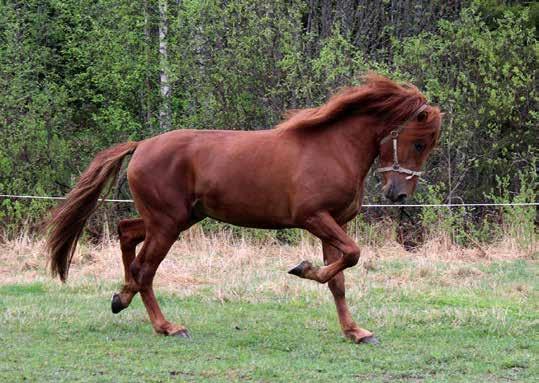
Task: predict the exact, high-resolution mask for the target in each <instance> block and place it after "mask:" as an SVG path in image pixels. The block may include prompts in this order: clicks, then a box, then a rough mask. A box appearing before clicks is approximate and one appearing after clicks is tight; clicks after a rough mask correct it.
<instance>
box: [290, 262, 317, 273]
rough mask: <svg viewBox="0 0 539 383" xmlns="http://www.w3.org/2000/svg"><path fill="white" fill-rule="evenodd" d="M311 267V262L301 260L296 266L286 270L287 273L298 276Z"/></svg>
mask: <svg viewBox="0 0 539 383" xmlns="http://www.w3.org/2000/svg"><path fill="white" fill-rule="evenodd" d="M311 267H312V264H311V262H309V261H302V262H301V263H300V264H299V265H297V266H296V267H294V268H292V269H290V270H288V274H292V275H297V276H298V277H303V275H304V273H305V271H306V270H308V269H310V268H311Z"/></svg>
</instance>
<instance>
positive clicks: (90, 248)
mask: <svg viewBox="0 0 539 383" xmlns="http://www.w3.org/2000/svg"><path fill="white" fill-rule="evenodd" d="M358 242H359V243H361V242H362V241H361V240H359V241H358ZM534 251H536V249H534ZM531 254H532V253H529V252H523V251H522V250H520V249H519V248H518V246H516V244H515V242H514V241H511V240H509V239H508V240H505V241H502V242H500V243H498V244H495V245H490V246H488V247H482V248H477V247H476V248H461V247H456V246H452V245H450V242H449V241H446V240H445V239H444V238H437V239H432V240H430V241H428V242H427V243H426V244H425V245H423V246H422V247H421V248H420V249H419V250H418V251H416V252H414V253H410V252H407V251H405V250H404V249H403V248H402V246H400V245H399V244H398V243H396V242H394V241H392V240H387V241H386V242H385V244H384V245H381V246H372V245H366V246H363V247H362V257H361V260H360V263H359V264H358V266H356V267H355V268H353V269H350V270H347V271H346V277H347V286H348V289H349V291H350V292H351V293H353V294H355V295H356V296H357V295H359V296H362V295H364V293H365V291H366V289H368V288H369V287H370V286H373V285H375V286H379V287H383V288H386V289H401V288H425V287H428V286H429V285H431V284H437V285H442V286H451V285H456V284H458V285H460V286H462V285H469V286H470V287H471V286H473V285H475V284H477V283H479V281H480V279H481V274H482V272H481V271H480V270H479V269H478V268H477V267H476V265H477V263H478V262H481V263H485V262H487V263H488V262H491V261H499V260H510V259H515V258H528V257H530V256H531ZM303 259H309V260H311V261H313V262H314V263H315V264H321V263H322V254H321V247H320V245H319V242H318V241H317V240H316V239H314V238H312V237H309V236H305V237H304V239H303V240H302V241H301V242H300V243H299V244H298V245H296V246H286V245H281V244H278V243H275V242H271V241H266V242H256V241H247V240H242V239H238V238H234V237H232V236H231V235H230V234H227V233H226V232H222V233H218V234H213V235H206V234H204V232H202V230H200V229H199V228H194V229H192V230H191V231H189V232H187V233H186V234H185V235H183V236H182V238H181V239H180V240H178V241H177V242H176V243H175V245H174V246H173V248H172V250H171V251H170V253H169V255H168V256H167V258H166V259H165V260H164V261H163V263H162V264H161V266H160V268H159V270H158V273H157V277H156V281H155V285H156V287H157V288H158V290H166V291H171V292H174V293H175V294H178V295H180V296H187V295H192V294H195V293H197V292H199V291H201V290H204V291H208V290H209V291H211V294H210V296H212V297H213V298H216V299H220V300H229V299H247V300H257V299H258V298H259V297H260V296H261V293H263V292H264V293H275V294H278V295H282V296H297V295H301V294H305V293H306V292H307V291H308V292H311V293H314V294H317V295H318V293H320V296H321V297H325V298H324V299H326V298H327V299H329V298H330V295H329V294H328V292H327V288H326V287H325V286H321V285H318V284H315V283H313V282H311V281H304V280H300V279H299V278H296V277H293V276H290V275H288V274H287V270H288V269H290V268H291V267H292V266H294V265H296V264H297V263H298V262H300V261H301V260H303ZM399 261H405V262H407V263H408V264H410V265H411V267H410V265H408V266H407V267H402V268H399V267H390V268H388V267H384V268H383V270H382V272H374V273H371V274H370V275H368V274H369V271H377V270H378V269H379V268H380V267H381V266H382V265H385V264H387V263H388V262H389V263H391V262H394V263H395V262H397V263H398V262H399ZM46 263H47V259H46V257H45V254H44V252H43V241H42V240H36V239H32V238H30V237H29V236H27V235H21V236H20V237H19V238H17V239H16V240H12V241H9V242H6V243H3V244H1V245H0V284H11V283H26V282H30V281H33V282H35V281H50V276H49V275H48V272H47V265H46ZM367 275H368V276H367ZM122 278H123V268H122V264H121V255H120V249H119V245H118V242H117V241H116V240H108V241H105V242H103V243H102V244H100V245H88V244H79V247H78V249H77V252H76V254H75V256H74V258H73V263H72V265H71V269H70V275H69V281H68V283H70V284H76V283H102V282H111V281H112V282H117V283H118V284H119V283H120V282H121V281H122ZM58 283H59V282H58ZM516 290H518V287H516ZM521 290H522V289H521Z"/></svg>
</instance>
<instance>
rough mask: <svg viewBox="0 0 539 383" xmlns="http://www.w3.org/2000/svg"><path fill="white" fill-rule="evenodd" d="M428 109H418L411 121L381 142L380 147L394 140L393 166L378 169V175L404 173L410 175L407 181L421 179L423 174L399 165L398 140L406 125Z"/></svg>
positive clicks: (423, 106)
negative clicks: (415, 177)
mask: <svg viewBox="0 0 539 383" xmlns="http://www.w3.org/2000/svg"><path fill="white" fill-rule="evenodd" d="M427 107H428V105H427V104H423V105H421V106H420V107H419V108H417V110H416V111H415V112H414V114H412V116H411V117H410V118H409V119H407V120H406V121H405V122H404V123H403V124H401V125H400V126H399V127H398V128H397V129H394V130H392V131H391V132H389V134H388V135H387V136H385V137H384V138H382V140H381V141H380V145H383V144H384V143H385V142H387V141H388V140H389V139H391V140H393V165H391V166H386V167H383V168H378V169H376V172H377V173H384V172H397V173H404V174H408V177H406V179H407V180H409V179H412V178H413V177H414V176H417V177H419V176H420V175H421V174H423V172H419V171H415V170H410V169H406V168H403V167H401V166H400V165H399V157H398V152H399V151H398V138H399V134H400V133H401V132H402V131H403V130H404V127H405V126H406V124H408V123H409V122H410V121H412V120H413V119H414V118H416V117H417V116H419V113H421V112H422V111H424V110H425V109H427Z"/></svg>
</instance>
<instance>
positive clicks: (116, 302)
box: [110, 294, 125, 314]
mask: <svg viewBox="0 0 539 383" xmlns="http://www.w3.org/2000/svg"><path fill="white" fill-rule="evenodd" d="M110 308H111V310H112V313H113V314H118V313H119V312H120V311H122V310H123V309H125V306H124V305H123V304H122V300H121V299H120V294H114V295H113V296H112V300H111V301H110Z"/></svg>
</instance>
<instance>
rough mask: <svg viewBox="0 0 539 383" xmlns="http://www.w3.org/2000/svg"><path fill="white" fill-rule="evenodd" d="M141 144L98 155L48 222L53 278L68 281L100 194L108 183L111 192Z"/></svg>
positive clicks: (121, 146)
mask: <svg viewBox="0 0 539 383" xmlns="http://www.w3.org/2000/svg"><path fill="white" fill-rule="evenodd" d="M137 145H138V142H124V143H122V144H118V145H116V146H113V147H111V148H109V149H105V150H103V151H102V152H100V153H98V154H97V156H96V157H95V158H94V160H93V161H92V162H91V163H90V165H89V166H88V168H87V169H86V170H85V171H84V173H82V175H81V177H80V179H79V181H78V182H77V184H76V185H75V187H74V188H73V189H72V190H71V191H70V192H69V194H68V195H67V197H66V200H65V201H64V202H63V203H61V204H60V205H59V206H58V207H57V208H55V209H54V210H53V211H52V213H51V216H50V218H49V219H48V221H47V222H46V230H47V242H46V251H47V253H48V255H49V257H50V267H51V273H52V275H53V276H56V275H58V276H59V277H60V279H61V280H62V282H65V280H66V278H67V272H68V270H69V265H70V263H71V258H73V253H74V252H75V248H76V247H77V241H78V239H79V237H80V235H81V233H82V229H83V228H84V224H85V223H86V221H87V220H88V218H89V217H90V215H91V214H92V213H93V212H94V211H95V209H97V202H98V199H99V195H100V194H101V192H102V191H103V189H104V188H105V186H106V185H107V183H109V185H110V186H109V190H110V187H112V185H113V181H114V180H115V179H116V177H117V175H118V173H119V172H120V168H121V166H122V160H123V159H124V157H125V156H127V155H128V154H131V153H133V152H134V151H135V149H136V147H137Z"/></svg>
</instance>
